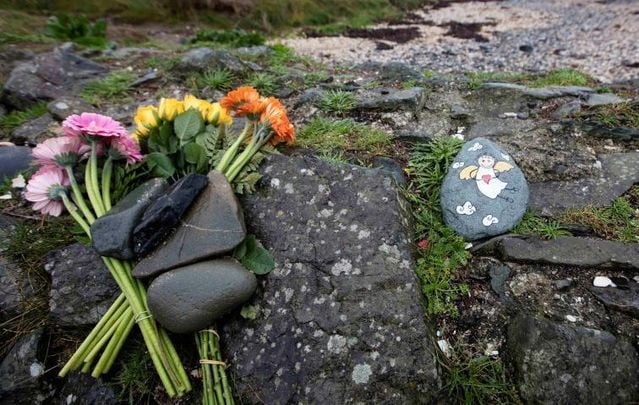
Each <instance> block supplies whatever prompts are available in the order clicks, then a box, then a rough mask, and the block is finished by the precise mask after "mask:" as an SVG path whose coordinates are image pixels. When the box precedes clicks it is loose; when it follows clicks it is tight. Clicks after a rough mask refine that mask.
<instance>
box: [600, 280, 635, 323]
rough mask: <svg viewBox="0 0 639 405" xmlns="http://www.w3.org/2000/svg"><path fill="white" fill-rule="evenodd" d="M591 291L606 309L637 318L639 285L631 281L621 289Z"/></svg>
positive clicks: (607, 288)
mask: <svg viewBox="0 0 639 405" xmlns="http://www.w3.org/2000/svg"><path fill="white" fill-rule="evenodd" d="M591 291H592V293H593V294H594V295H595V297H597V299H598V300H599V301H601V302H603V303H604V305H605V306H607V307H608V308H611V309H615V310H617V311H622V312H626V313H627V314H628V315H631V316H633V317H635V318H639V284H637V283H635V282H632V281H631V282H629V283H628V285H627V286H624V287H623V288H615V287H605V288H597V287H592V288H591Z"/></svg>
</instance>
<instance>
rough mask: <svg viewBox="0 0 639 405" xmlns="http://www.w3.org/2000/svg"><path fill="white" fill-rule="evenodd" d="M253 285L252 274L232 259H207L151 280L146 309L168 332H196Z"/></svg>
mask: <svg viewBox="0 0 639 405" xmlns="http://www.w3.org/2000/svg"><path fill="white" fill-rule="evenodd" d="M256 288H257V279H256V278H255V275H253V273H251V272H250V271H248V270H246V269H245V268H244V267H242V265H240V263H238V262H237V261H236V260H233V259H220V260H209V261H206V262H200V263H195V264H192V265H189V266H185V267H180V268H177V269H174V270H171V271H168V272H166V273H164V274H162V275H160V276H159V277H158V278H156V279H155V280H153V282H152V283H151V285H150V286H149V289H148V297H149V309H150V310H151V314H152V315H153V317H154V318H155V319H156V320H157V321H158V322H159V323H160V324H161V325H162V326H164V327H165V328H166V329H168V330H170V331H171V332H176V333H190V332H196V331H198V330H201V329H205V328H207V327H209V326H211V324H212V323H213V322H214V321H215V320H216V319H218V318H220V317H221V316H222V315H224V314H226V313H228V312H230V311H232V310H233V309H234V308H237V307H238V306H239V305H241V304H242V303H244V302H246V301H247V300H248V299H249V298H251V295H253V293H254V292H255V289H256Z"/></svg>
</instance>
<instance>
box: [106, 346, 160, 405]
mask: <svg viewBox="0 0 639 405" xmlns="http://www.w3.org/2000/svg"><path fill="white" fill-rule="evenodd" d="M150 360H151V359H150V357H149V354H148V353H147V351H146V347H145V346H144V344H142V343H141V342H136V346H135V347H134V348H132V349H131V350H130V351H129V352H128V354H127V357H126V359H125V360H123V361H122V362H121V367H122V368H121V369H120V371H119V372H118V374H117V375H116V376H115V378H114V380H113V385H114V386H115V387H116V388H117V389H118V391H120V398H119V399H120V400H123V401H126V402H128V403H129V404H134V403H144V402H147V403H149V402H153V391H154V387H155V386H156V381H155V373H154V371H153V367H152V365H151V361H150ZM145 400H146V401H145Z"/></svg>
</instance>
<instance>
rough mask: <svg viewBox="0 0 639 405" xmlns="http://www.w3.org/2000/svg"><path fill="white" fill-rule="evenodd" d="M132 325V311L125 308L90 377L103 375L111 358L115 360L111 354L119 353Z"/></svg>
mask: <svg viewBox="0 0 639 405" xmlns="http://www.w3.org/2000/svg"><path fill="white" fill-rule="evenodd" d="M134 324H135V322H134V321H133V311H132V310H131V307H127V308H126V311H125V312H124V314H123V315H122V317H120V322H118V325H117V327H116V329H115V331H114V335H113V338H112V339H111V340H109V344H108V345H107V347H106V349H104V353H102V356H101V357H100V359H99V360H98V363H97V364H96V366H95V368H94V369H93V372H92V373H91V376H92V377H94V378H98V377H100V375H102V374H103V373H104V370H105V368H106V366H107V365H108V364H109V362H110V361H111V358H113V359H115V357H114V356H113V353H114V352H116V353H117V352H118V351H119V350H118V348H121V347H122V345H123V344H124V342H125V340H126V337H127V335H128V333H126V331H127V330H130V328H132V327H133V325H134Z"/></svg>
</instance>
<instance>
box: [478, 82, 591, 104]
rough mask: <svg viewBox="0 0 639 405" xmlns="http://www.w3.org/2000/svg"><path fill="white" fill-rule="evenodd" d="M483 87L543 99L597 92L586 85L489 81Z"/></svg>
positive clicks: (587, 94) (583, 95)
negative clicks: (528, 84)
mask: <svg viewBox="0 0 639 405" xmlns="http://www.w3.org/2000/svg"><path fill="white" fill-rule="evenodd" d="M481 87H482V88H483V89H501V90H514V91H517V92H521V93H522V94H524V95H526V96H530V97H534V98H539V99H542V100H545V99H549V98H556V97H565V96H573V97H588V96H589V95H590V94H593V93H594V92H595V90H594V89H592V88H590V87H584V86H547V87H528V86H524V85H521V84H515V83H499V82H488V83H484V84H483V85H482V86H481Z"/></svg>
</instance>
